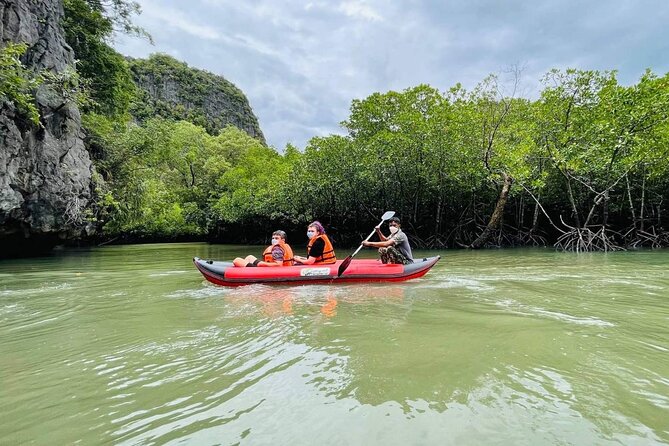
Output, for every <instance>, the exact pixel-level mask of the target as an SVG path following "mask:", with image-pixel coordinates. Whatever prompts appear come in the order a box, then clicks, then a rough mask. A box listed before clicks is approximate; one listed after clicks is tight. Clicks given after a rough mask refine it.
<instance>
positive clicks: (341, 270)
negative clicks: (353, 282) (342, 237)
mask: <svg viewBox="0 0 669 446" xmlns="http://www.w3.org/2000/svg"><path fill="white" fill-rule="evenodd" d="M352 259H353V256H348V257H346V258H345V259H344V261H343V262H341V265H339V271H337V277H340V276H341V275H342V274H344V271H346V268H348V266H349V265H350V264H351V260H352Z"/></svg>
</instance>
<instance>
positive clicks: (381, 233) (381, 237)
mask: <svg viewBox="0 0 669 446" xmlns="http://www.w3.org/2000/svg"><path fill="white" fill-rule="evenodd" d="M374 229H376V235H378V236H379V240H381V241H382V242H385V241H386V240H388V237H386V236H385V235H383V232H381V225H379V226H374Z"/></svg>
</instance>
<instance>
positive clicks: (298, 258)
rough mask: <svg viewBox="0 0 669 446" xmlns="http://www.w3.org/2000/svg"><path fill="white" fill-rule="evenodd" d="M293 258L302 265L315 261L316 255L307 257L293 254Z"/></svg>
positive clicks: (311, 263)
mask: <svg viewBox="0 0 669 446" xmlns="http://www.w3.org/2000/svg"><path fill="white" fill-rule="evenodd" d="M294 258H295V260H296V261H298V262H300V263H301V264H302V265H313V264H314V262H315V261H316V257H311V256H309V257H302V256H295V257H294Z"/></svg>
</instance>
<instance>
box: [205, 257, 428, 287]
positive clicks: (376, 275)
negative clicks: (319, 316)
mask: <svg viewBox="0 0 669 446" xmlns="http://www.w3.org/2000/svg"><path fill="white" fill-rule="evenodd" d="M440 258H441V257H440V256H436V257H427V258H424V259H421V260H416V261H415V262H414V263H411V264H409V265H393V264H383V263H381V261H379V260H372V259H361V260H357V259H353V260H351V264H350V265H349V266H348V268H346V270H345V271H344V273H343V274H342V275H341V277H337V272H338V270H339V265H341V263H342V261H341V260H339V261H337V263H333V264H330V265H296V266H276V267H264V268H263V267H255V268H244V267H236V266H234V265H233V264H232V263H231V262H217V261H214V260H203V259H200V258H198V257H195V258H193V263H195V266H196V267H197V269H199V270H200V272H201V273H202V275H203V276H204V278H205V279H207V280H208V281H210V282H211V283H215V284H216V285H223V286H241V285H251V284H253V283H269V284H284V285H304V284H310V283H319V284H323V283H350V282H400V281H403V280H410V279H415V278H417V277H422V276H424V275H425V274H426V273H427V272H428V271H429V270H430V268H432V267H433V266H434V264H435V263H437V261H439V259H440Z"/></svg>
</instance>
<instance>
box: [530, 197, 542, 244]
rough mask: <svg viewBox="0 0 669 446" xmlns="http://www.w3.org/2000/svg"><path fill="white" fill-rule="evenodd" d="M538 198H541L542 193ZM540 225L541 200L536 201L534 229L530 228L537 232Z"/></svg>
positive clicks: (531, 230)
mask: <svg viewBox="0 0 669 446" xmlns="http://www.w3.org/2000/svg"><path fill="white" fill-rule="evenodd" d="M538 198H541V195H539V197H538ZM538 226H539V201H538V200H537V201H535V202H534V215H533V216H532V229H530V232H531V233H532V234H534V233H535V232H537V228H538Z"/></svg>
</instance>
